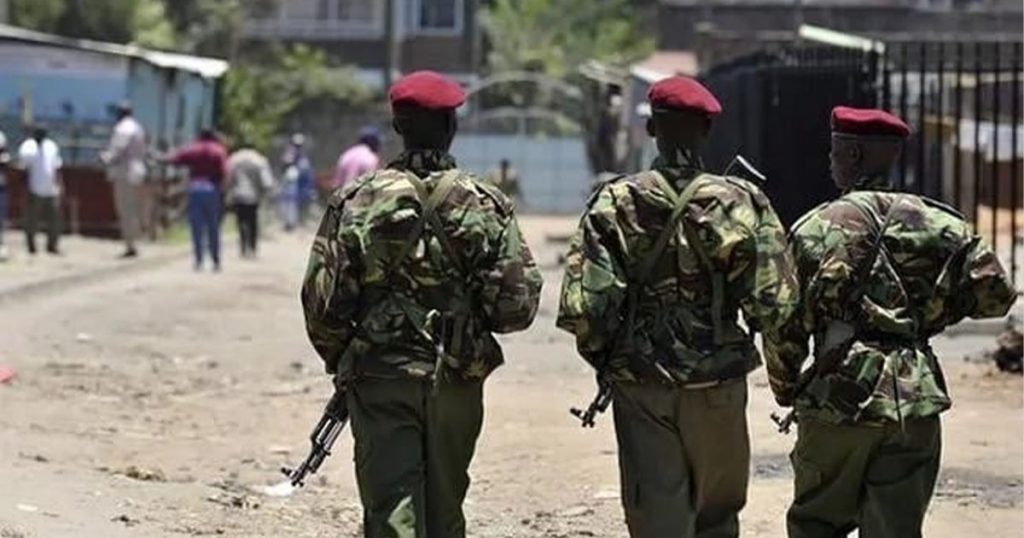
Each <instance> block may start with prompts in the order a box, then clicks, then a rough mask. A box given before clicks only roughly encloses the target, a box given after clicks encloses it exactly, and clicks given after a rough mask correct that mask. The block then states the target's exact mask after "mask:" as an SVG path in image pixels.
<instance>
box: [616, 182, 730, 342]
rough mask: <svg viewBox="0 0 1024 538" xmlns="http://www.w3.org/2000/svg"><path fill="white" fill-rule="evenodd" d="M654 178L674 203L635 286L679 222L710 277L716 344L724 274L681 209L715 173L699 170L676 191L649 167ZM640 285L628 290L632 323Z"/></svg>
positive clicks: (643, 280) (648, 272)
mask: <svg viewBox="0 0 1024 538" xmlns="http://www.w3.org/2000/svg"><path fill="white" fill-rule="evenodd" d="M651 174H652V176H653V177H654V180H655V182H656V183H657V184H658V189H659V190H660V191H661V192H662V194H664V195H665V196H666V197H667V198H668V199H669V200H671V201H672V203H673V206H674V207H673V209H672V215H671V216H670V217H669V220H668V222H666V223H665V226H664V227H663V228H662V229H661V234H659V235H658V239H657V241H656V242H655V243H654V247H653V248H652V249H651V250H650V252H648V253H647V256H646V257H645V258H644V259H643V261H642V262H641V264H640V266H639V268H638V270H637V272H636V274H635V275H634V280H635V285H634V288H637V287H640V286H643V285H645V284H647V279H648V278H650V275H651V271H652V270H653V269H654V265H655V264H656V263H658V259H660V258H661V255H662V254H663V253H664V251H665V247H666V246H667V245H668V241H669V239H670V238H671V237H672V235H674V234H675V231H676V226H677V225H678V224H680V223H681V224H682V226H683V233H684V234H685V235H686V241H687V243H689V244H690V248H692V249H693V251H694V253H696V254H697V258H698V259H699V261H700V263H701V265H703V266H704V268H705V270H706V271H707V272H708V275H709V277H710V279H711V318H712V319H711V323H712V326H713V330H714V341H715V344H720V343H721V339H722V332H723V330H722V308H723V303H724V298H725V275H723V274H722V273H721V272H719V271H716V270H715V267H714V265H713V264H712V263H711V258H710V257H708V255H707V252H706V251H705V250H704V246H703V244H701V242H700V238H699V237H697V234H696V231H695V230H694V229H693V227H692V226H690V225H689V224H688V222H687V220H686V219H685V218H683V213H684V212H685V211H686V207H687V205H688V204H689V203H690V200H692V199H693V196H694V195H695V194H696V193H697V189H698V188H699V187H700V186H701V184H702V183H705V182H707V181H714V180H716V179H717V178H716V176H713V175H711V174H699V175H697V176H696V177H694V178H693V179H691V180H690V181H689V183H687V185H686V187H684V188H683V190H682V192H680V193H679V194H676V191H675V189H674V188H673V187H672V185H671V184H670V183H669V182H668V180H667V179H665V176H663V175H662V174H661V173H660V172H658V171H657V170H652V171H651ZM638 295H639V289H637V290H636V291H634V292H632V293H631V294H630V303H631V304H630V305H629V312H628V314H629V320H630V323H631V324H632V322H633V320H634V318H635V316H636V303H637V302H638V300H639V297H638Z"/></svg>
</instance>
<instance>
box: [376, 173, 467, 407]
mask: <svg viewBox="0 0 1024 538" xmlns="http://www.w3.org/2000/svg"><path fill="white" fill-rule="evenodd" d="M405 176H406V179H407V180H408V181H409V183H411V184H412V186H413V188H414V189H415V191H416V198H417V199H418V200H419V202H420V207H421V212H420V218H419V220H417V221H416V224H415V225H413V227H412V229H411V230H409V235H408V236H407V237H406V239H405V243H403V244H402V248H401V250H399V253H398V256H397V257H396V258H395V259H394V260H393V264H392V266H391V270H390V271H388V274H387V280H388V281H389V282H390V281H391V277H392V276H393V275H394V274H395V273H396V272H397V271H398V268H399V267H401V265H402V263H403V262H404V261H405V260H406V258H408V257H409V255H410V254H411V253H412V250H413V248H414V247H415V246H416V245H417V244H418V243H419V241H420V239H422V237H423V235H424V233H425V232H426V231H427V230H428V229H429V230H431V231H432V232H433V234H434V237H436V238H437V240H438V242H439V243H440V244H441V248H442V249H443V250H444V251H445V254H446V255H447V256H448V258H449V260H450V262H451V263H452V264H453V265H454V266H455V268H456V271H457V272H458V273H459V274H460V275H463V276H464V275H466V273H465V270H464V268H463V267H462V258H461V257H460V256H459V255H458V253H457V251H456V250H455V248H454V247H453V246H452V244H451V241H450V240H449V238H448V235H447V234H446V233H445V231H444V226H443V224H442V222H441V219H440V217H438V215H437V207H438V206H439V205H440V204H441V202H443V201H444V200H445V198H447V197H448V194H449V193H451V191H452V188H454V187H455V181H456V179H458V177H459V172H458V171H457V170H454V169H452V170H447V171H445V172H442V173H441V176H440V178H438V180H437V185H435V186H434V190H433V191H431V192H430V193H429V194H428V193H427V186H426V183H424V181H423V180H422V179H420V178H419V177H418V176H417V175H416V174H414V173H412V172H407V173H406V174H405ZM460 282H463V281H462V280H460ZM399 304H400V305H401V308H402V309H403V310H404V311H405V313H406V315H407V316H408V317H409V319H410V320H413V319H415V314H414V313H413V312H411V311H410V309H409V307H408V304H407V303H405V302H404V301H400V302H399ZM438 317H440V318H441V321H442V323H444V322H446V321H447V320H445V319H444V316H443V315H442V314H441V313H439V312H436V311H433V312H431V315H430V317H428V320H427V325H430V324H432V323H433V322H434V321H435V320H436V319H437V318H438ZM465 322H466V320H465V318H463V317H461V316H459V317H456V318H455V326H454V327H453V328H452V331H451V334H452V342H451V346H450V347H451V350H450V352H451V354H453V355H454V356H458V354H459V352H460V351H461V349H462V336H463V329H464V324H465ZM430 328H431V327H428V326H424V327H419V328H418V329H419V331H420V334H421V335H422V336H424V337H425V338H426V339H427V340H428V341H430V342H432V343H433V344H434V346H435V350H436V354H437V357H436V363H435V368H434V388H435V389H436V388H437V386H438V383H439V382H440V380H441V372H442V368H443V366H444V365H445V364H446V362H445V358H446V356H448V354H449V352H448V351H446V349H445V345H444V344H445V342H444V338H445V332H446V331H445V330H444V329H442V330H441V331H440V333H441V334H433V333H431V332H430Z"/></svg>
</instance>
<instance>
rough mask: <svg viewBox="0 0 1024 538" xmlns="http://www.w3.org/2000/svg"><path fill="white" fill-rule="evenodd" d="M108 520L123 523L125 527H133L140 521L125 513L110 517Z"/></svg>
mask: <svg viewBox="0 0 1024 538" xmlns="http://www.w3.org/2000/svg"><path fill="white" fill-rule="evenodd" d="M110 521H113V522H120V523H124V526H125V527H134V526H135V525H138V524H139V523H141V522H140V521H139V520H138V519H135V518H133V517H131V516H129V515H127V514H121V515H117V516H114V517H112V518H110Z"/></svg>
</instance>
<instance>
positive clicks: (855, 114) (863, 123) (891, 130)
mask: <svg viewBox="0 0 1024 538" xmlns="http://www.w3.org/2000/svg"><path fill="white" fill-rule="evenodd" d="M832 131H833V132H836V133H842V134H850V135H857V136H898V137H900V138H906V137H907V136H908V135H909V134H910V127H907V124H906V123H903V120H901V119H899V118H897V117H896V116H893V115H892V114H890V113H888V112H886V111H884V110H879V109H877V108H850V107H848V106H837V107H835V108H833V109H832Z"/></svg>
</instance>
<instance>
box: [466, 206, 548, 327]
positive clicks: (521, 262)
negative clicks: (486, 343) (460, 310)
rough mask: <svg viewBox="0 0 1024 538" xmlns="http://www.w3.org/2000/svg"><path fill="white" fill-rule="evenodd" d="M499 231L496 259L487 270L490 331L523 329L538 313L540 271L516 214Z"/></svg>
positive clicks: (485, 297)
mask: <svg viewBox="0 0 1024 538" xmlns="http://www.w3.org/2000/svg"><path fill="white" fill-rule="evenodd" d="M497 231H498V233H496V234H495V238H494V240H493V241H492V243H493V244H494V247H493V248H494V252H495V253H496V255H495V256H493V259H494V260H495V261H494V263H493V264H492V265H491V267H489V268H488V269H487V270H486V271H485V273H484V277H483V289H482V291H481V294H480V297H481V303H482V307H483V311H484V315H485V316H486V320H487V324H488V329H489V330H490V331H492V332H496V333H510V332H515V331H522V330H524V329H526V328H527V327H529V326H530V324H531V323H533V318H534V316H536V315H537V305H538V304H539V302H540V290H541V285H542V281H541V276H540V271H539V270H538V269H537V264H536V263H534V261H533V254H532V253H531V252H530V247H529V246H528V245H527V244H526V242H525V241H524V240H523V234H522V232H521V231H520V229H519V223H518V222H517V221H516V218H515V216H512V215H510V216H509V218H508V220H507V222H506V224H505V226H504V227H503V228H501V229H500V230H497Z"/></svg>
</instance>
